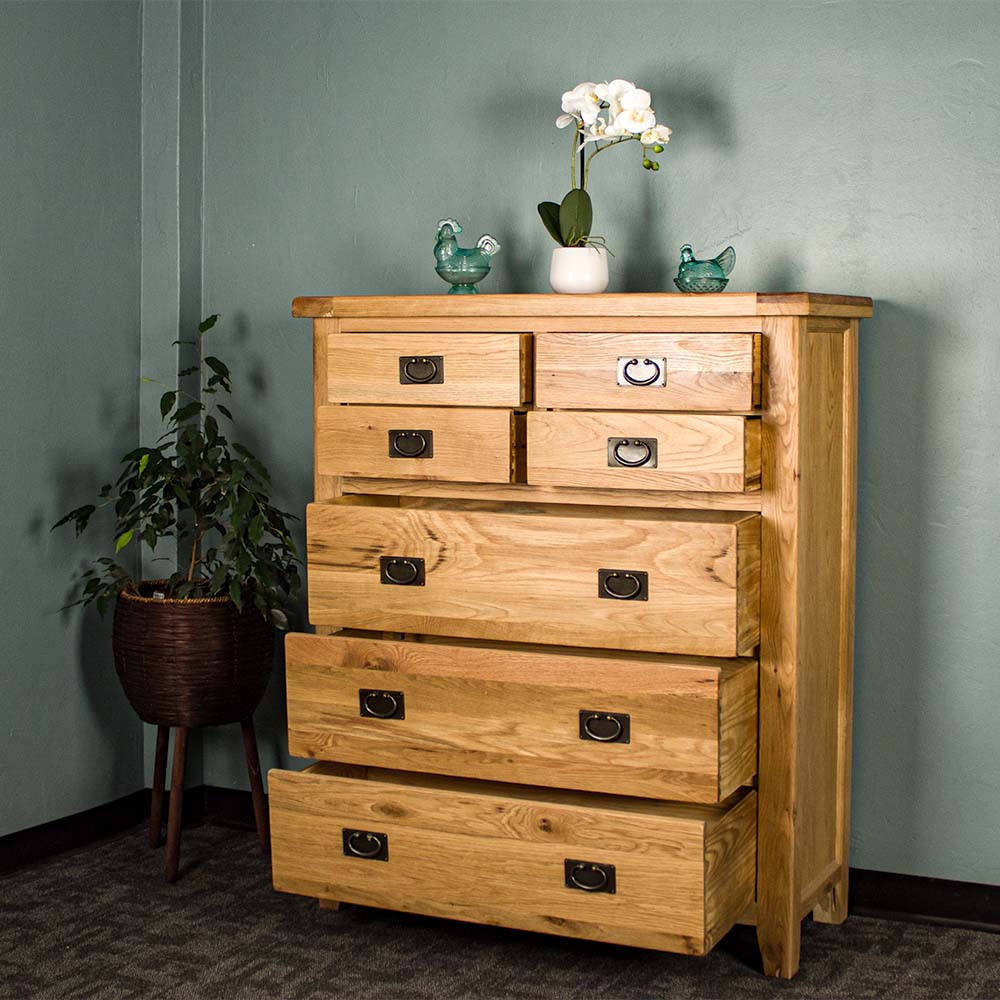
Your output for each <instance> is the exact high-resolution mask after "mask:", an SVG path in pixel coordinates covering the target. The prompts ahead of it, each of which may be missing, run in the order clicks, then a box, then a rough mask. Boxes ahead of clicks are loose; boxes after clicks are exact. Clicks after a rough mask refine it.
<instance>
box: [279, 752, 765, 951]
mask: <svg viewBox="0 0 1000 1000" xmlns="http://www.w3.org/2000/svg"><path fill="white" fill-rule="evenodd" d="M268 780H269V786H270V804H271V839H272V854H273V865H274V886H275V888H276V889H279V890H282V891H284V892H292V893H298V894H300V895H304V896H315V897H318V898H321V899H331V900H337V901H346V902H353V903H360V904H363V905H366V906H377V907H383V908H387V909H395V910H404V911H410V912H414V913H425V914H429V915H432V916H437V917H450V918H453V919H457V920H471V921H476V922H479V923H486V924H497V925H500V926H504V927H518V928H522V929H524V930H532V931H545V932H547V933H550V934H563V935H568V936H572V937H583V938H590V939H593V940H597V941H609V942H613V943H616V944H627V945H637V946H640V947H644V948H655V949H659V950H662V951H678V952H686V953H690V954H696V955H701V954H704V953H705V952H707V951H708V950H709V949H710V948H711V947H712V946H713V945H714V944H715V943H716V942H717V941H718V940H719V938H721V937H722V935H723V934H725V933H726V931H728V930H729V928H730V927H732V925H733V924H734V923H735V922H736V920H737V919H738V918H739V916H740V915H741V913H742V912H743V910H744V909H745V908H746V906H747V905H748V904H749V903H750V902H751V901H752V899H753V894H754V880H755V870H756V845H755V841H756V823H757V796H756V793H755V792H747V793H745V794H743V795H742V796H737V797H735V798H734V799H733V800H732V801H731V802H729V803H727V804H726V805H725V806H696V805H683V804H670V803H659V802H651V801H649V800H647V799H629V798H624V797H620V796H598V795H587V794H583V793H578V792H561V791H558V790H552V789H538V788H531V787H526V786H522V785H505V784H499V783H491V782H477V781H467V780H463V779H458V778H450V779H449V778H436V777H433V776H428V775H408V774H405V773H402V772H394V771H380V770H375V769H367V768H350V767H348V766H338V765H333V764H316V765H314V766H313V767H311V768H310V769H309V770H307V771H302V772H294V771H271V772H270V775H269V779H268Z"/></svg>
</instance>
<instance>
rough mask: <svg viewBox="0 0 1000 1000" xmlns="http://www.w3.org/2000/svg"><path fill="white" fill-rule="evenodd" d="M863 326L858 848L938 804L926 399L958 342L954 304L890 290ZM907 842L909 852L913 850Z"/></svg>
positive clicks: (909, 826)
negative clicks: (945, 306) (927, 765)
mask: <svg viewBox="0 0 1000 1000" xmlns="http://www.w3.org/2000/svg"><path fill="white" fill-rule="evenodd" d="M927 299H928V300H929V301H937V302H942V303H946V302H947V301H948V296H947V294H946V293H945V292H944V291H943V290H942V292H941V294H939V295H928V296H927ZM861 327H862V328H861V335H860V341H859V354H860V364H859V369H860V374H859V382H860V405H859V421H858V425H859V435H858V437H859V456H858V493H859V502H858V578H857V584H858V589H857V627H856V651H855V734H856V738H855V741H854V742H855V747H858V748H862V749H863V750H864V751H865V755H861V754H856V755H855V757H854V765H855V766H854V789H855V802H858V800H859V798H860V799H861V800H863V801H864V802H865V806H864V807H863V808H860V809H856V810H854V816H855V820H854V828H853V832H852V851H856V850H858V849H860V850H861V851H864V848H865V838H866V836H870V838H871V841H872V842H873V843H875V844H885V843H887V842H889V843H891V842H892V840H893V834H894V831H895V835H896V836H908V837H911V838H916V839H919V837H920V831H921V829H922V828H923V827H925V826H926V824H927V812H928V810H929V811H930V812H932V813H933V812H936V811H937V810H936V803H935V802H933V801H928V800H927V799H928V795H930V793H927V794H921V785H922V783H921V782H920V781H919V780H914V779H915V774H914V765H915V762H917V761H918V760H919V758H920V748H921V747H922V746H923V747H924V748H925V752H926V748H927V746H928V743H927V740H928V734H926V733H923V732H921V730H920V727H919V726H918V725H916V724H915V721H914V720H917V719H920V718H921V717H922V716H923V715H924V711H923V709H922V708H921V705H922V704H924V703H925V702H926V701H927V700H928V699H929V698H932V697H933V688H934V682H933V678H932V676H931V675H932V674H933V673H934V672H936V671H937V669H938V668H937V666H936V664H935V663H933V662H931V657H930V655H929V650H930V649H931V647H932V639H933V636H932V635H931V631H932V629H933V625H932V624H931V622H932V620H933V614H932V611H933V609H932V608H931V607H930V605H931V603H932V600H933V598H932V595H933V591H934V584H935V581H934V580H933V579H932V578H931V577H932V572H933V571H932V568H931V566H930V565H929V548H928V539H927V537H926V526H927V524H928V521H929V520H930V519H931V518H932V516H933V513H932V510H931V499H932V495H933V490H934V488H935V487H934V482H935V475H934V467H935V465H936V460H935V456H934V447H935V446H934V443H933V442H932V441H931V440H930V439H929V434H928V431H929V429H930V427H931V426H932V423H933V415H932V414H930V413H928V412H927V400H928V399H931V398H933V395H934V394H933V393H932V392H931V391H930V390H931V389H932V388H933V386H932V380H933V378H934V373H935V372H940V371H941V360H942V359H940V358H938V357H936V355H937V354H938V353H943V352H945V351H946V350H947V349H948V346H947V344H946V342H945V341H944V340H943V339H942V337H941V333H942V331H943V330H945V329H946V328H947V317H946V315H945V314H944V313H942V314H934V313H931V312H928V311H926V310H919V309H915V308H913V307H912V306H909V305H906V306H903V305H900V304H899V303H897V302H893V301H891V300H881V299H880V300H878V301H877V302H876V304H875V315H874V317H873V318H872V319H870V320H865V321H862V324H861ZM869 755H874V759H873V756H869ZM876 797H877V798H878V800H879V801H880V802H881V803H882V805H881V807H880V808H878V809H874V808H872V807H871V806H872V801H873V800H874V799H875V798H876ZM930 798H931V799H933V796H932V795H930ZM866 822H869V823H872V824H873V826H872V827H869V828H866V827H865V826H864V825H863V824H864V823H866ZM875 825H877V828H876V826H875ZM900 846H901V848H902V849H901V851H900V860H902V859H903V858H906V857H907V856H909V855H910V854H911V853H912V852H911V851H910V850H909V849H907V848H903V847H902V845H900ZM898 863H899V862H897V864H898ZM900 870H902V869H900Z"/></svg>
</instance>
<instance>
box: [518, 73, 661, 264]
mask: <svg viewBox="0 0 1000 1000" xmlns="http://www.w3.org/2000/svg"><path fill="white" fill-rule="evenodd" d="M651 105H652V97H651V96H650V93H649V91H648V90H642V89H640V88H639V87H637V86H636V85H635V84H634V83H630V82H629V81H628V80H612V81H611V82H610V83H607V82H606V83H579V84H577V85H576V86H575V87H574V88H573V89H572V90H567V91H566V93H565V94H563V95H562V110H563V113H562V114H561V115H560V116H559V117H558V118H557V119H556V125H557V126H558V127H559V128H569V127H570V126H572V128H573V132H572V137H573V150H572V154H571V157H570V183H571V188H570V192H569V194H567V195H566V197H565V198H563V200H562V202H561V203H560V204H556V202H554V201H543V202H542V203H541V204H540V205H539V206H538V214H539V215H540V216H541V218H542V222H543V223H544V224H545V228H546V229H547V230H548V232H549V235H550V236H551V237H552V238H553V239H554V240H555V241H556V243H558V244H559V245H560V246H563V247H580V246H598V247H603V246H605V243H604V237H602V236H592V235H591V226H592V224H593V219H594V209H593V204H592V203H591V200H590V195H589V194H588V193H587V181H588V180H589V179H590V164H591V162H592V161H593V159H594V157H595V156H597V154H598V153H603V152H604V151H605V150H606V149H611V148H612V147H613V146H621V145H623V144H624V143H627V142H638V143H639V144H640V147H641V149H642V166H643V169H645V170H654V171H655V170H659V169H660V164H659V163H658V162H657V161H656V160H654V159H653V156H654V155H655V154H657V153H662V152H663V148H664V146H665V145H666V144H667V143H668V142H669V141H670V135H671V130H670V129H669V128H667V126H666V125H660V124H658V123H657V121H656V113H655V112H654V111H653V108H652V106H651ZM578 156H579V159H580V168H579V178H578V177H577V157H578ZM578 180H579V183H577V181H578Z"/></svg>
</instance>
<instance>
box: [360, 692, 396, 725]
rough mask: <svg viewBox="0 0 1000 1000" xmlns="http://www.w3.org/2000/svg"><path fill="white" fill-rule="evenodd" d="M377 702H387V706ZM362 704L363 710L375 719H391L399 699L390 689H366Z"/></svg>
mask: <svg viewBox="0 0 1000 1000" xmlns="http://www.w3.org/2000/svg"><path fill="white" fill-rule="evenodd" d="M379 702H383V703H385V702H388V706H386V705H385V704H382V705H380V704H379ZM362 704H363V705H364V708H365V712H367V713H368V715H370V716H372V717H373V718H376V719H391V718H392V717H393V716H394V715H395V714H396V713H397V712H398V711H399V699H398V698H397V697H396V695H395V694H394V693H393V692H392V691H366V692H364V694H363V695H362Z"/></svg>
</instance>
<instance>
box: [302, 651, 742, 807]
mask: <svg viewBox="0 0 1000 1000" xmlns="http://www.w3.org/2000/svg"><path fill="white" fill-rule="evenodd" d="M285 662H286V671H285V678H286V684H287V689H288V745H289V750H290V751H291V753H293V754H294V755H296V756H298V757H312V758H314V759H317V760H332V761H343V762H347V763H351V764H371V765H374V766H377V767H392V768H401V769H404V770H412V771H430V772H433V773H436V774H454V775H464V776H466V777H475V778H492V779H496V780H503V781H514V782H522V783H525V784H539V785H540V784H545V785H553V786H556V787H560V788H579V789H586V790H588V791H594V792H615V793H618V794H622V795H638V796H647V797H650V798H658V799H679V800H682V801H690V802H719V801H721V800H722V799H725V798H727V797H728V796H729V795H730V794H731V793H732V792H734V791H736V789H738V788H739V787H740V786H742V785H746V784H749V783H750V782H751V780H752V779H753V776H754V774H755V773H756V765H757V663H756V661H754V660H714V659H708V658H703V659H699V658H695V657H688V658H681V657H665V656H657V655H654V654H640V653H632V654H627V655H614V654H604V655H599V654H583V653H580V652H579V651H574V650H569V649H557V650H535V649H524V648H511V647H496V646H486V645H472V644H470V643H464V644H461V643H451V644H446V643H442V642H434V643H431V642H391V641H386V640H381V639H372V638H365V637H357V636H350V637H348V636H336V635H335V636H317V635H304V634H296V633H292V634H290V635H288V636H287V638H286V640H285Z"/></svg>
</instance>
